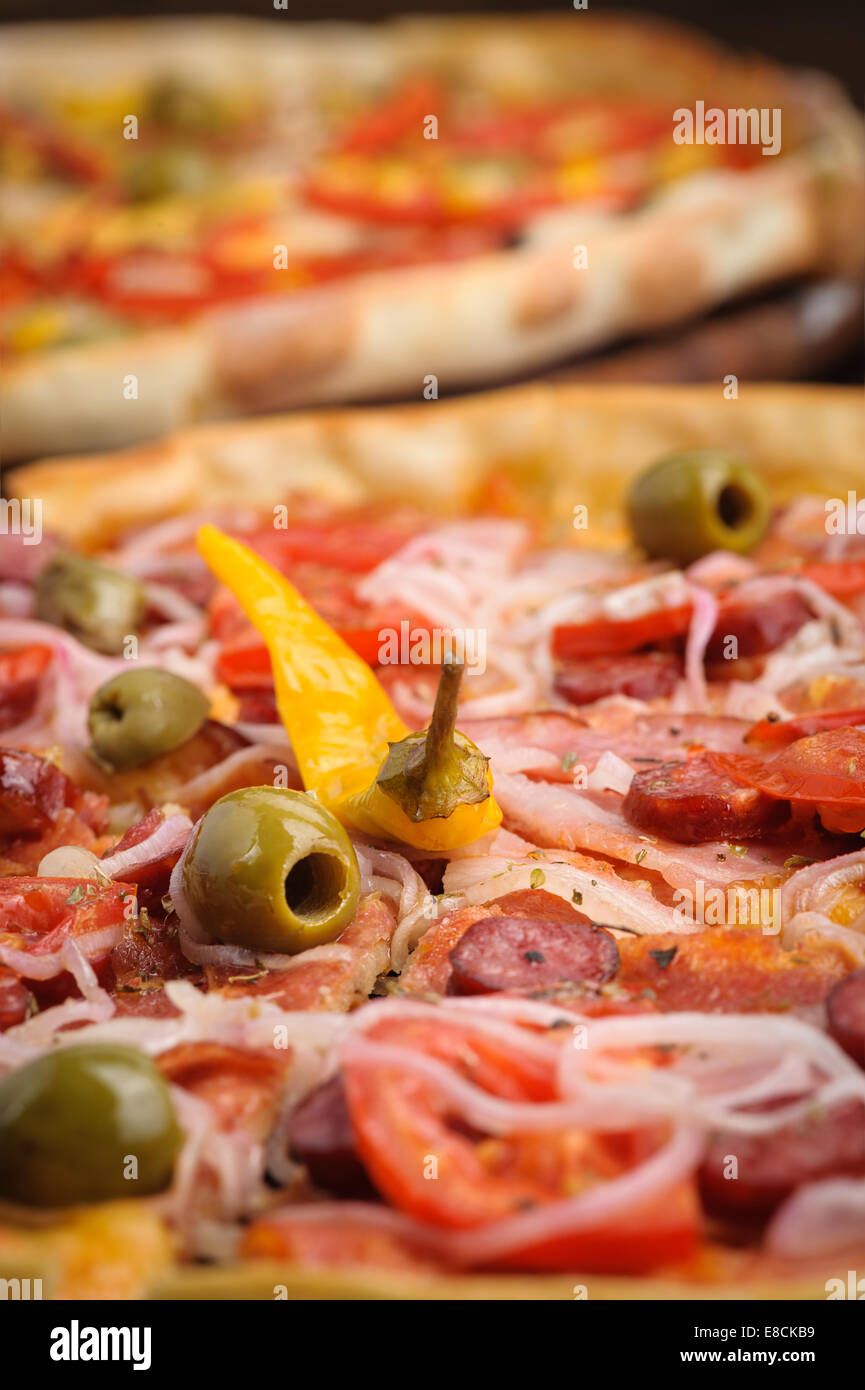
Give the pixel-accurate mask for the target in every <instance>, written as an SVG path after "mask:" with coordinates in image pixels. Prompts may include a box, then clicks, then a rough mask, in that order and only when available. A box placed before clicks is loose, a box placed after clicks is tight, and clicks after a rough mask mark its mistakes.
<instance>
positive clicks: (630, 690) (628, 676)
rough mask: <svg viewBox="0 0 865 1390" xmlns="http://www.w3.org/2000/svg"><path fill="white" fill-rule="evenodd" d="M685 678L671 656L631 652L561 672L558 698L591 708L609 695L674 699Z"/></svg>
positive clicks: (576, 664) (556, 683)
mask: <svg viewBox="0 0 865 1390" xmlns="http://www.w3.org/2000/svg"><path fill="white" fill-rule="evenodd" d="M681 674H682V663H681V661H680V660H679V658H678V657H677V656H675V655H674V654H673V653H671V652H631V653H628V654H625V655H624V656H616V657H602V656H596V657H586V658H585V659H584V660H582V661H579V662H574V663H573V664H572V665H569V666H566V667H564V668H563V669H562V670H561V671H559V672H558V674H557V675H556V678H555V681H554V687H555V691H556V694H557V695H560V696H561V697H562V699H563V700H567V701H568V704H571V705H591V704H593V703H594V702H595V701H596V700H603V699H605V698H606V697H607V696H609V695H628V696H630V697H631V699H633V700H654V699H657V698H658V696H660V695H670V694H671V693H672V691H673V690H674V688H675V685H676V682H677V681H678V679H679V677H680V676H681Z"/></svg>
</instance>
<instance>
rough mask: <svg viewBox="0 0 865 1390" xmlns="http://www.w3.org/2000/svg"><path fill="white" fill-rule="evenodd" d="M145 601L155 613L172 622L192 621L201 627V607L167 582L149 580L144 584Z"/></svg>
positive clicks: (202, 620)
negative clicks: (160, 582)
mask: <svg viewBox="0 0 865 1390" xmlns="http://www.w3.org/2000/svg"><path fill="white" fill-rule="evenodd" d="M144 592H145V595H146V598H147V602H148V604H149V605H150V607H151V608H154V609H155V610H156V612H157V613H161V614H162V616H163V617H165V618H169V619H170V620H171V622H172V623H193V624H197V625H198V626H199V628H202V627H203V623H204V614H203V613H202V611H201V609H200V608H199V607H198V606H197V605H196V604H194V603H192V602H191V601H190V600H189V599H188V598H185V597H184V595H183V594H179V593H178V592H177V590H176V589H172V588H171V586H170V585H169V584H157V583H156V581H155V580H150V582H149V583H147V584H145V586H144Z"/></svg>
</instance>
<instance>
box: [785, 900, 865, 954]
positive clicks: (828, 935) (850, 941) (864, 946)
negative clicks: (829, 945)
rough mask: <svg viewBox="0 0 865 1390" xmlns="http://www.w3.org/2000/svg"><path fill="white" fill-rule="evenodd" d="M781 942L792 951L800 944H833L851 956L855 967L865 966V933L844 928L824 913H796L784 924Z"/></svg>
mask: <svg viewBox="0 0 865 1390" xmlns="http://www.w3.org/2000/svg"><path fill="white" fill-rule="evenodd" d="M781 940H782V942H783V945H784V947H785V949H786V950H788V951H791V950H793V949H794V947H796V946H798V945H799V944H800V943H802V942H804V943H805V944H812V945H815V944H816V945H820V946H822V945H825V944H826V942H827V941H828V942H833V943H834V944H835V945H837V946H840V948H841V950H842V951H843V952H844V953H845V954H846V955H847V956H849V958H850V960H851V961H852V962H853V965H854V966H859V965H865V933H863V932H862V931H854V930H853V929H852V927H842V926H840V924H839V923H838V922H833V921H832V918H831V917H827V916H826V914H825V913H824V912H796V913H794V914H793V916H792V917H788V918H787V921H786V922H785V923H784V929H783V933H782V936H781Z"/></svg>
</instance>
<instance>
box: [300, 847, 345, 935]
mask: <svg viewBox="0 0 865 1390" xmlns="http://www.w3.org/2000/svg"><path fill="white" fill-rule="evenodd" d="M344 892H345V868H344V866H343V865H342V864H341V863H340V861H339V860H338V859H337V858H336V857H335V856H334V855H332V854H308V855H307V856H306V858H305V859H299V860H298V861H297V863H296V864H295V865H294V867H293V868H292V869H291V870H290V871H289V873H288V876H287V877H286V880H285V901H286V902H287V903H288V906H289V907H290V908H291V910H292V912H293V913H294V915H295V917H300V918H302V919H303V920H304V921H308V922H315V921H317V920H318V919H319V918H320V917H325V916H327V915H329V914H330V913H331V912H333V911H335V910H336V908H338V907H339V905H340V902H341V901H342V895H343V893H344Z"/></svg>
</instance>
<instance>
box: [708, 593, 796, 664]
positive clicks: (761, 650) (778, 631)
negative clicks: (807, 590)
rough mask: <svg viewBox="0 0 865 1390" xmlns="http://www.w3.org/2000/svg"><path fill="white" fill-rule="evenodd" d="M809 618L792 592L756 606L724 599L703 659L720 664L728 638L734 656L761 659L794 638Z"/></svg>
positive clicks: (744, 601)
mask: <svg viewBox="0 0 865 1390" xmlns="http://www.w3.org/2000/svg"><path fill="white" fill-rule="evenodd" d="M811 617H812V613H811V609H810V608H809V607H808V604H807V603H806V602H805V600H804V598H803V597H802V595H801V594H799V593H797V592H796V591H795V590H793V589H791V590H790V592H789V593H782V594H778V595H777V597H776V598H774V599H773V600H772V601H771V603H764V604H760V605H759V606H754V605H753V604H751V603H749V602H748V600H747V599H741V598H727V599H725V600H724V602H723V603H722V605H721V611H720V613H719V614H718V621H717V622H716V624H715V630H714V632H713V633H712V636H711V637H710V638H709V643H708V646H707V647H706V660H707V661H723V660H724V659H725V657H726V656H727V651H726V645H727V639H728V638H729V637H735V639H736V655H737V657H754V656H765V655H766V653H767V652H773V651H774V650H775V649H776V647H780V646H781V644H782V642H786V641H787V640H788V638H790V637H794V636H795V634H796V633H797V632H798V631H799V629H800V627H804V625H805V623H807V622H808V621H809V619H810V618H811Z"/></svg>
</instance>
